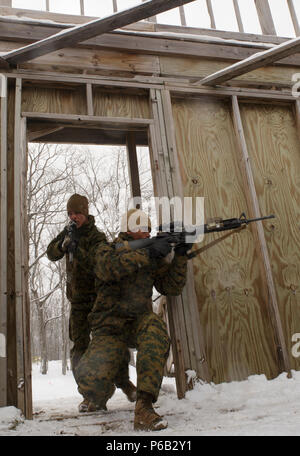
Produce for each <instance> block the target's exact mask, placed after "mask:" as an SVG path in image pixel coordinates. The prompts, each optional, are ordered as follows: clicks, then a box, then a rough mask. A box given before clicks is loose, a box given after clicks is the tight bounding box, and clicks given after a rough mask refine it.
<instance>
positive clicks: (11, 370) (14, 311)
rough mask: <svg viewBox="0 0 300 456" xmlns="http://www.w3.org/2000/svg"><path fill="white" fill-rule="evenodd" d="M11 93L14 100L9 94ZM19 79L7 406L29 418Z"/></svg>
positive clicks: (18, 89)
mask: <svg viewBox="0 0 300 456" xmlns="http://www.w3.org/2000/svg"><path fill="white" fill-rule="evenodd" d="M13 95H14V99H13V98H12V96H13ZM21 95H22V80H21V79H19V78H17V79H16V86H15V90H14V94H12V93H11V94H10V97H11V98H10V99H9V117H8V143H7V144H8V155H7V165H8V166H7V170H8V179H7V181H8V191H7V195H8V206H7V221H8V248H7V252H8V267H7V292H8V297H7V299H8V306H7V314H8V326H7V356H8V359H7V363H8V369H7V371H8V405H14V406H15V407H17V408H19V409H21V410H22V412H23V413H24V415H25V417H26V418H28V419H31V418H32V395H31V359H30V358H31V353H30V333H29V317H30V311H29V299H28V250H27V249H28V242H27V239H26V237H27V214H26V195H25V191H26V120H25V119H22V118H21Z"/></svg>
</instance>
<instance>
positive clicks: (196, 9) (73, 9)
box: [12, 0, 300, 37]
mask: <svg viewBox="0 0 300 456" xmlns="http://www.w3.org/2000/svg"><path fill="white" fill-rule="evenodd" d="M293 1H294V6H295V9H296V12H297V15H298V20H299V22H300V0H293ZM12 2H13V6H14V7H15V8H27V9H38V10H45V9H46V0H12ZM84 3H85V14H86V15H87V16H96V17H103V16H107V15H110V14H111V13H112V12H113V10H112V0H84ZM117 3H118V9H119V10H123V9H126V8H129V7H132V6H135V5H138V4H140V3H141V0H117ZM212 3H213V9H214V15H215V19H216V25H217V28H218V29H220V30H232V31H238V27H237V23H236V20H235V14H234V9H233V1H232V0H212ZM269 4H270V8H271V11H272V15H273V20H274V23H275V27H276V30H277V34H278V35H279V36H288V37H293V36H295V34H294V29H293V25H292V21H291V18H290V15H289V10H288V6H287V0H269ZM239 6H240V10H241V15H242V20H243V24H244V28H245V32H249V33H261V29H260V25H259V22H258V18H257V14H256V10H255V6H254V0H239ZM184 9H185V15H186V20H187V25H188V26H191V27H200V28H209V27H210V21H209V16H208V13H207V8H206V0H196V1H194V2H192V3H190V4H187V5H185V6H184ZM50 11H53V12H57V13H69V14H80V0H50ZM157 18H158V22H159V23H165V24H172V25H180V18H179V12H178V8H176V9H173V10H170V11H167V12H166V13H162V14H159V15H158V16H157Z"/></svg>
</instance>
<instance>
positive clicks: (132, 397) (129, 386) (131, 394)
mask: <svg viewBox="0 0 300 456" xmlns="http://www.w3.org/2000/svg"><path fill="white" fill-rule="evenodd" d="M121 390H122V391H123V393H124V394H126V396H127V399H128V400H129V402H135V401H136V387H135V386H134V384H133V383H132V382H131V381H130V380H129V381H128V383H126V384H125V385H124V386H121Z"/></svg>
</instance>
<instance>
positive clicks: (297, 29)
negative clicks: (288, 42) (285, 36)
mask: <svg viewBox="0 0 300 456" xmlns="http://www.w3.org/2000/svg"><path fill="white" fill-rule="evenodd" d="M287 2H288V7H289V10H290V14H291V18H292V22H293V26H294V29H295V34H296V36H299V35H300V26H299V21H298V18H297V14H296V10H295V7H294V3H293V0H287Z"/></svg>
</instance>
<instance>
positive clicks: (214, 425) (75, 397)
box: [0, 361, 300, 438]
mask: <svg viewBox="0 0 300 456" xmlns="http://www.w3.org/2000/svg"><path fill="white" fill-rule="evenodd" d="M292 373H293V378H292V379H288V378H287V377H286V374H285V373H283V374H281V375H280V376H279V377H277V378H275V379H273V380H267V379H266V377H265V376H264V375H253V376H251V377H249V378H248V379H247V380H245V381H242V382H230V383H222V384H219V385H214V384H201V383H196V385H195V387H194V389H193V390H192V391H189V392H187V394H186V397H185V398H184V399H181V400H178V399H177V395H176V388H175V380H174V379H173V378H164V381H163V385H162V389H161V393H160V396H159V399H158V401H157V403H156V404H155V408H156V409H157V411H158V413H160V414H162V415H164V416H165V417H166V419H167V420H168V422H169V427H168V429H166V430H163V431H159V432H153V433H147V432H141V431H139V432H136V431H134V430H133V417H134V404H132V403H129V402H128V401H127V399H126V396H125V395H124V394H123V393H122V391H121V390H119V389H117V390H116V393H115V394H114V396H113V397H112V398H111V399H110V400H109V402H108V412H100V413H98V414H94V415H89V416H85V415H84V414H78V412H77V406H78V404H79V402H80V401H81V396H80V395H79V393H78V392H77V389H76V385H75V382H74V379H73V376H72V373H71V372H70V371H68V373H67V375H65V376H63V375H62V374H61V363H60V361H52V362H50V363H49V372H48V374H47V375H42V374H40V372H39V366H38V365H36V364H35V365H33V407H34V419H33V420H25V419H24V418H23V417H22V414H21V412H20V410H18V409H16V408H15V407H4V408H0V435H1V436H57V435H65V436H66V435H78V436H106V437H110V436H117V435H118V436H145V435H147V436H151V435H152V436H155V437H156V438H157V437H158V434H159V436H161V437H163V436H173V438H174V436H300V407H299V404H300V372H296V371H293V372H292ZM130 377H131V379H132V381H134V382H135V381H136V374H135V368H133V367H132V366H130ZM62 416H64V417H65V419H62ZM68 416H69V418H67V417H68Z"/></svg>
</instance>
